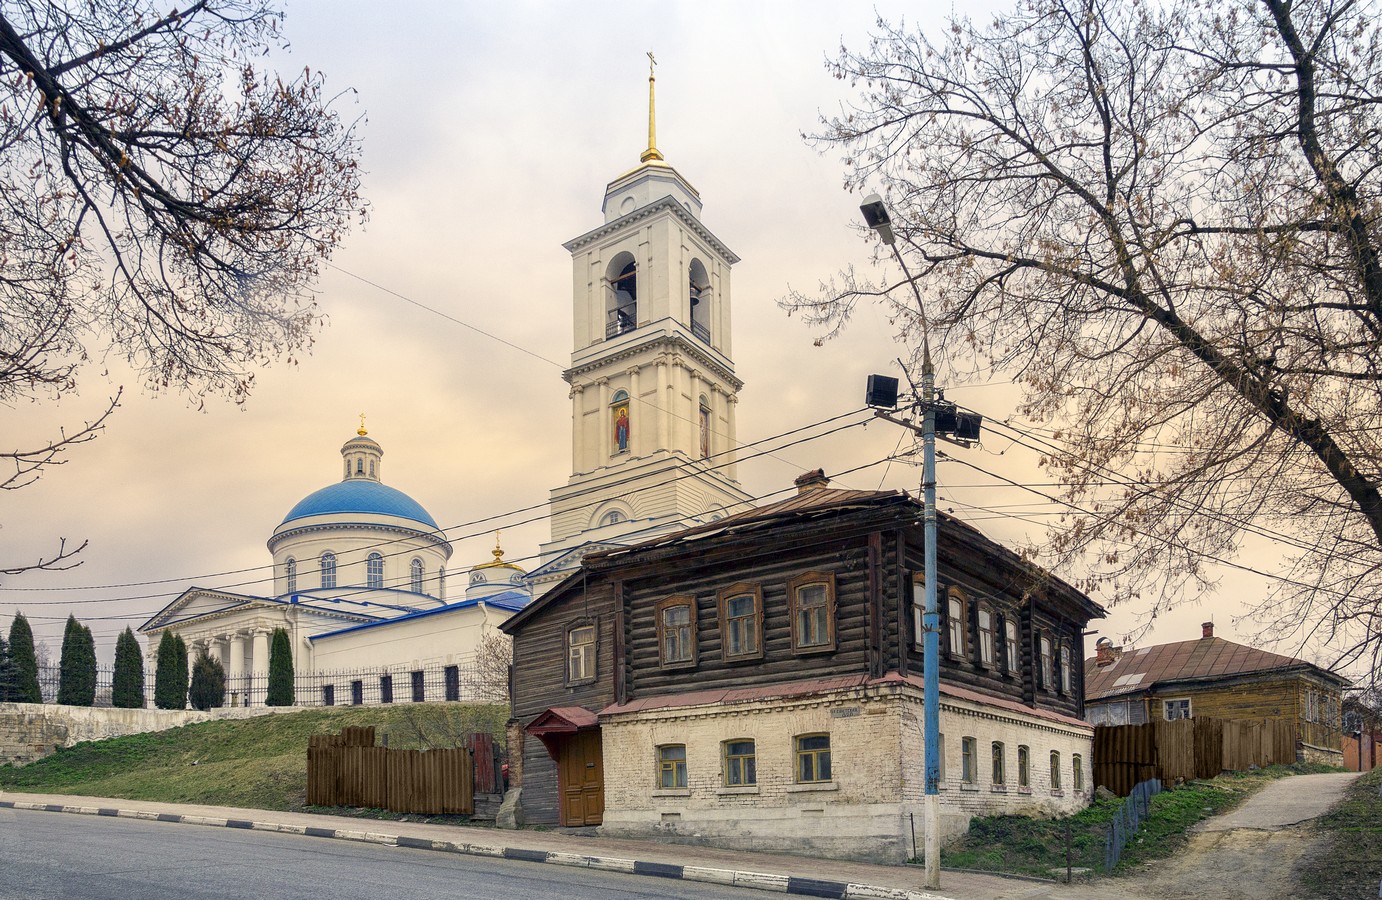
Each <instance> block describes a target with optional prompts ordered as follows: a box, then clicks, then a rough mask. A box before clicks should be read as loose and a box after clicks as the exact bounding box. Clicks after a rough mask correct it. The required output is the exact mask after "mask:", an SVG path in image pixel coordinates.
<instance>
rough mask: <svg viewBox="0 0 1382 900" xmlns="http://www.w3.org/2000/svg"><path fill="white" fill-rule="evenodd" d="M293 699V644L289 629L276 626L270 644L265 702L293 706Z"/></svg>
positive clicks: (271, 704)
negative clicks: (267, 691)
mask: <svg viewBox="0 0 1382 900" xmlns="http://www.w3.org/2000/svg"><path fill="white" fill-rule="evenodd" d="M293 700H294V690H293V645H292V642H291V641H289V639H288V632H287V630H285V629H283V628H275V629H274V634H273V638H272V643H271V644H270V646H269V693H268V696H266V697H265V698H264V704H265V705H266V706H292V705H293Z"/></svg>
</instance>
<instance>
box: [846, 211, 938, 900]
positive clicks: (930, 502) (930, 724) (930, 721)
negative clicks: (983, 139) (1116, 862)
mask: <svg viewBox="0 0 1382 900" xmlns="http://www.w3.org/2000/svg"><path fill="white" fill-rule="evenodd" d="M859 211H860V212H862V213H863V214H864V221H865V222H867V223H868V226H869V227H870V228H872V229H873V230H874V231H876V232H877V233H878V237H879V238H880V239H881V240H882V241H883V243H884V244H887V245H888V247H889V248H890V249H891V250H892V251H893V257H894V258H895V259H896V260H897V264H898V265H899V266H901V267H902V274H903V275H905V276H906V277H907V283H908V284H909V285H911V286H912V293H913V295H915V296H916V300H917V312H918V313H919V314H920V315H921V404H922V412H923V418H922V427H921V446H922V470H921V472H922V474H921V484H922V492H923V502H924V503H925V504H926V505H925V509H924V510H923V517H922V523H923V531H924V534H925V544H924V546H925V557H924V558H925V579H926V583H925V597H926V600H925V604H926V605H925V609H924V613H923V615H922V632H923V641H922V651H921V652H922V657H921V676H922V741H923V744H924V750H925V763H926V782H925V784H926V793H925V803H924V806H923V814H924V815H923V818H924V820H925V824H926V839H925V841H924V842H923V848H924V850H923V858H924V860H925V864H926V887H928V888H938V887H940V884H941V863H940V859H941V839H940V777H941V761H940V747H939V744H940V730H941V729H940V674H941V673H940V655H941V648H940V611H939V609H937V606H936V408H935V403H934V401H935V399H936V398H935V394H936V373H935V370H934V369H933V368H932V366H931V341H930V336H929V335H928V334H927V332H928V331H929V330H930V328H929V327H928V325H927V322H926V307H925V305H924V304H923V303H922V302H921V290H920V289H919V288H918V287H917V283H916V281H915V280H914V279H913V278H912V273H911V272H909V271H908V270H907V263H906V261H904V260H903V258H902V254H901V253H899V252H898V249H897V244H896V236H895V235H894V234H893V229H892V221H891V220H890V219H889V218H888V208H887V207H886V206H884V205H883V198H882V197H880V196H878V195H877V194H870V195H869V196H867V197H865V198H864V202H863V204H862V205H860V207H859Z"/></svg>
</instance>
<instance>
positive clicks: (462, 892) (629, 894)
mask: <svg viewBox="0 0 1382 900" xmlns="http://www.w3.org/2000/svg"><path fill="white" fill-rule="evenodd" d="M764 896H765V895H764V893H763V892H762V891H756V890H743V889H737V888H726V887H721V886H717V885H711V884H701V883H697V882H691V881H675V880H668V879H661V878H649V877H647V876H636V875H626V874H621V873H617V872H601V871H592V870H588V869H576V868H567V867H565V866H553V865H546V864H541V863H527V862H519V861H514V860H490V859H485V858H483V857H474V856H462V855H452V854H447V853H437V852H432V851H424V850H408V849H400V848H395V847H385V846H379V845H374V844H356V843H347V842H344V841H337V840H328V839H325V838H311V837H304V836H301V835H292V834H278V833H274V832H262V831H242V830H232V829H226V828H203V827H198V826H195V825H178V824H170V823H164V822H149V821H143V820H138V819H117V818H105V817H96V816H73V815H64V814H61V813H47V812H30V811H26V810H8V809H5V810H0V898H6V900H8V898H16V900H19V898H23V900H48V898H82V900H86V898H101V900H105V898H124V897H131V898H141V900H142V898H164V897H169V898H181V897H188V898H192V897H195V898H211V897H215V898H241V897H243V898H254V900H261V898H280V897H283V898H292V897H312V898H322V897H328V898H331V900H354V898H359V900H381V898H385V900H404V898H443V897H444V898H476V900H489V898H493V900H519V898H528V897H548V898H554V900H555V898H560V900H576V898H591V900H594V898H602V900H603V898H608V900H637V898H650V900H652V898H686V900H709V898H724V900H738V898H742V900H749V898H752V900H763V897H764Z"/></svg>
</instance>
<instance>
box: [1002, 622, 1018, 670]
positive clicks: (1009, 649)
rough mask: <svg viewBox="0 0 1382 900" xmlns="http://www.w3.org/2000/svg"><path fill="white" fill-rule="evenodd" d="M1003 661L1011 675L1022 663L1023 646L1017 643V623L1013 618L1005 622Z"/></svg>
mask: <svg viewBox="0 0 1382 900" xmlns="http://www.w3.org/2000/svg"><path fill="white" fill-rule="evenodd" d="M1003 643H1004V651H1003V663H1004V665H1005V666H1007V670H1008V674H1009V675H1016V674H1017V672H1018V669H1019V668H1020V667H1021V665H1022V648H1021V645H1019V644H1018V643H1017V623H1016V622H1014V621H1013V620H1012V619H1005V620H1004V622H1003Z"/></svg>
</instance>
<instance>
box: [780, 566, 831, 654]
mask: <svg viewBox="0 0 1382 900" xmlns="http://www.w3.org/2000/svg"><path fill="white" fill-rule="evenodd" d="M816 585H820V586H821V587H823V588H824V589H825V591H824V594H825V596H824V598H823V606H818V605H817V604H814V603H813V605H812V608H823V615H824V619H825V621H824V623H823V624H824V630H825V635H824V638H823V639H822V640H820V641H818V642H816V643H812V644H807V643H804V642H803V635H802V630H803V629H802V627H801V626H802V621H801V612H802V609H803V607H802V604H801V591H802V590H803V589H804V588H809V587H813V586H816ZM787 602H788V606H789V607H790V609H791V614H792V652H793V653H799V654H810V653H831V652H833V651H834V650H835V573H833V572H805V573H803V574H801V575H798V576H797V577H795V578H793V579H792V580H791V581H789V582H787Z"/></svg>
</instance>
